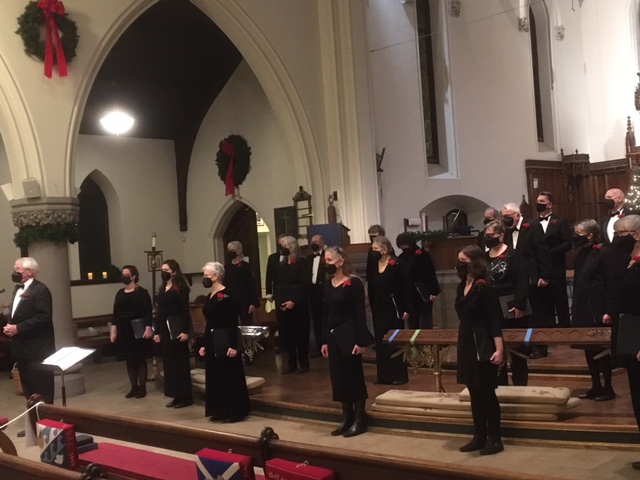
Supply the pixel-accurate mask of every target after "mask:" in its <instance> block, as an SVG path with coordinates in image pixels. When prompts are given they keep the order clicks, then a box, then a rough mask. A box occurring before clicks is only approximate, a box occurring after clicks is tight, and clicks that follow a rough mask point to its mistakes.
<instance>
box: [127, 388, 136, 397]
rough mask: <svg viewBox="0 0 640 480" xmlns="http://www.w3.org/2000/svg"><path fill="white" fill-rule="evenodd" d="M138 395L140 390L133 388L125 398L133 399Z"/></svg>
mask: <svg viewBox="0 0 640 480" xmlns="http://www.w3.org/2000/svg"><path fill="white" fill-rule="evenodd" d="M137 394H138V389H137V388H132V389H131V390H129V393H127V394H126V395H125V396H124V398H133V397H135V396H136V395H137Z"/></svg>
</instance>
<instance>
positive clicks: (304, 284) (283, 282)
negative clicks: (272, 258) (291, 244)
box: [273, 257, 311, 307]
mask: <svg viewBox="0 0 640 480" xmlns="http://www.w3.org/2000/svg"><path fill="white" fill-rule="evenodd" d="M310 283H311V278H310V277H309V263H308V262H307V259H306V258H304V257H297V258H295V259H288V258H287V259H285V260H283V261H282V262H281V263H280V265H279V267H278V277H277V279H276V281H275V283H274V286H273V296H274V298H275V301H276V305H277V306H280V305H282V304H283V303H285V302H289V301H291V302H293V303H294V304H295V306H296V307H297V306H302V305H305V304H306V303H307V302H308V301H309V284H310Z"/></svg>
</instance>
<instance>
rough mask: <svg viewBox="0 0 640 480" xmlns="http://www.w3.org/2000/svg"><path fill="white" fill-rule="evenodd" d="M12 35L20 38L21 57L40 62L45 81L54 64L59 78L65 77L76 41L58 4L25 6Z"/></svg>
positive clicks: (49, 0) (50, 0) (52, 0)
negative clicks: (14, 33)
mask: <svg viewBox="0 0 640 480" xmlns="http://www.w3.org/2000/svg"><path fill="white" fill-rule="evenodd" d="M43 31H44V32H45V34H44V36H43V34H42V32H43ZM16 33H17V34H18V35H20V37H21V38H22V42H23V43H24V51H25V53H26V54H27V55H29V56H32V57H36V58H38V59H39V60H40V61H42V62H44V74H45V75H46V76H47V77H49V78H51V76H52V73H53V65H54V63H55V64H57V65H58V73H59V74H60V76H61V77H65V76H66V75H67V63H68V62H70V61H71V60H73V59H74V58H75V56H76V48H77V46H78V38H79V37H78V27H77V26H76V23H75V22H74V21H73V20H71V19H70V18H69V14H68V13H65V11H64V5H63V4H62V2H60V1H58V0H39V1H36V0H33V1H31V2H29V3H28V4H27V6H26V7H25V9H24V13H23V14H22V15H20V16H19V17H18V30H16ZM61 34H62V35H61ZM54 51H55V55H54Z"/></svg>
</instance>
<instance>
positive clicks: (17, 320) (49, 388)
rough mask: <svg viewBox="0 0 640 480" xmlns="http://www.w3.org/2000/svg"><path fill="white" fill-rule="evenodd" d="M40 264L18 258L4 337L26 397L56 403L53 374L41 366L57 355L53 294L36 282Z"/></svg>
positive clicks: (13, 274)
mask: <svg viewBox="0 0 640 480" xmlns="http://www.w3.org/2000/svg"><path fill="white" fill-rule="evenodd" d="M37 274H38V263H37V262H36V261H35V260H34V259H33V258H31V257H24V258H19V259H18V260H16V262H15V264H14V266H13V273H12V274H11V279H12V280H13V281H14V282H16V283H17V284H18V285H16V288H15V291H14V293H13V298H12V303H11V305H10V307H9V308H10V309H11V313H10V315H9V321H8V322H7V325H5V327H4V328H3V330H2V331H3V333H4V334H5V335H7V336H8V337H9V338H11V355H12V357H13V358H14V360H15V361H16V363H17V365H18V372H19V373H20V380H21V382H22V389H23V391H24V396H25V397H26V398H29V397H30V396H31V395H33V394H34V393H38V394H40V395H42V398H43V399H44V401H45V402H46V403H53V395H54V384H53V371H50V370H43V369H41V368H40V363H41V362H42V361H43V360H44V359H45V358H47V357H48V356H50V355H52V354H53V353H55V351H56V347H55V339H54V334H53V319H52V303H51V292H50V291H49V289H48V288H47V287H46V285H44V284H43V283H40V282H39V281H38V280H36V278H35V277H36V275H37Z"/></svg>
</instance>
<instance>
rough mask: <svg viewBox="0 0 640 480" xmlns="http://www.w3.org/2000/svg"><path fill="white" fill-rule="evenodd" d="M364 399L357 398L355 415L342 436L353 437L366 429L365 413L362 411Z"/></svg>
mask: <svg viewBox="0 0 640 480" xmlns="http://www.w3.org/2000/svg"><path fill="white" fill-rule="evenodd" d="M364 406H365V401H364V400H358V401H357V402H356V405H355V407H356V408H355V416H354V421H353V425H351V428H349V430H347V431H346V432H344V434H343V435H342V436H343V437H347V438H348V437H355V436H356V435H360V434H361V433H364V432H366V431H367V414H366V413H365V411H364Z"/></svg>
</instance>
